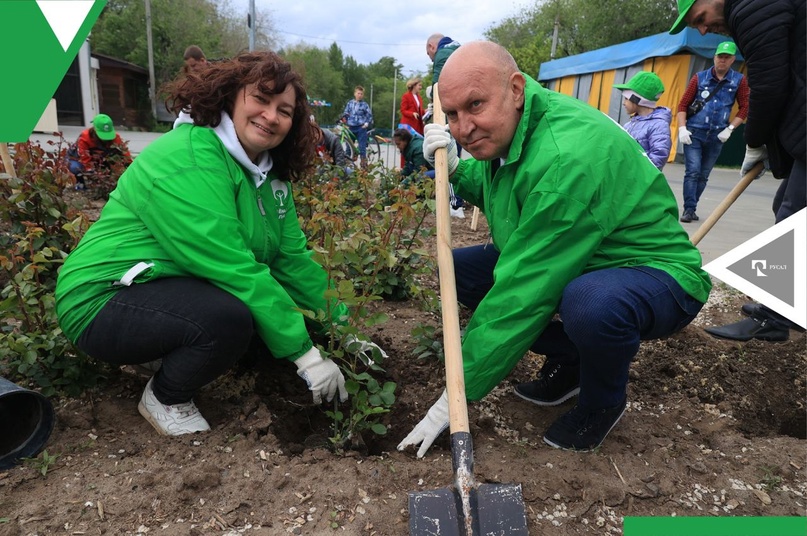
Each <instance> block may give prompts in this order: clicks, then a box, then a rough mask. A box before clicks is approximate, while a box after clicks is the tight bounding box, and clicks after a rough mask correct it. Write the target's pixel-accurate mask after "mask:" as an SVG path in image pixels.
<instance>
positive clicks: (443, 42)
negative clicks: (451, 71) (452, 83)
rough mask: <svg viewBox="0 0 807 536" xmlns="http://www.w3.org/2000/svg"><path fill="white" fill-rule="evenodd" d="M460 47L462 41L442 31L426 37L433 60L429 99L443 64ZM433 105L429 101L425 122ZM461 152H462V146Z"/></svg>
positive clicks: (427, 89)
mask: <svg viewBox="0 0 807 536" xmlns="http://www.w3.org/2000/svg"><path fill="white" fill-rule="evenodd" d="M459 47H460V43H459V42H458V41H454V40H453V39H451V38H450V37H446V36H444V35H443V34H441V33H433V34H431V35H430V36H429V38H428V39H426V55H427V56H429V59H430V60H431V61H432V85H431V86H429V87H427V88H426V97H427V98H428V99H429V100H432V87H433V86H434V84H436V83H437V82H438V81H439V80H440V72H441V71H442V70H443V65H445V63H446V60H447V59H448V57H449V56H451V54H452V53H453V52H454V51H455V50H457V49H458V48H459ZM432 107H433V104H432V103H429V105H428V107H427V110H426V115H425V117H424V119H423V121H424V122H426V121H428V120H429V118H431V116H432ZM460 153H462V148H460Z"/></svg>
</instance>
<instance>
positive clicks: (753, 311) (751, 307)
mask: <svg viewBox="0 0 807 536" xmlns="http://www.w3.org/2000/svg"><path fill="white" fill-rule="evenodd" d="M761 307H762V306H761V305H760V304H758V303H754V302H749V303H744V304H743V306H742V307H741V308H740V311H742V313H743V314H744V315H745V316H756V317H759V310H760V308H761Z"/></svg>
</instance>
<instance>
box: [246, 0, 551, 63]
mask: <svg viewBox="0 0 807 536" xmlns="http://www.w3.org/2000/svg"><path fill="white" fill-rule="evenodd" d="M535 1H536V0H462V1H461V2H451V1H446V0H429V1H427V0H392V1H389V0H376V1H372V0H370V1H367V0H363V1H356V0H341V1H338V2H335V1H333V0H330V1H327V0H326V1H323V0H292V1H290V2H283V3H282V4H279V3H277V2H273V1H270V0H255V9H256V10H257V11H268V12H269V13H270V14H271V17H272V19H273V20H274V23H275V29H276V30H277V31H278V33H279V37H280V39H281V40H282V46H291V45H295V44H298V43H301V42H303V43H306V44H309V45H313V46H316V47H317V48H329V47H330V46H331V43H333V42H334V41H335V42H336V43H337V44H338V45H339V47H340V48H341V49H342V52H343V54H344V55H345V57H347V56H353V58H354V59H355V60H356V61H357V62H358V63H360V64H368V63H373V62H376V61H378V60H379V59H380V58H382V57H383V56H391V57H393V58H395V59H396V60H397V62H398V63H399V64H402V65H403V69H402V74H403V76H404V77H408V76H411V75H412V74H415V73H418V72H419V73H421V74H425V73H426V72H427V71H428V69H429V65H430V63H431V61H430V60H429V57H428V56H427V55H426V39H428V37H429V36H430V35H431V34H433V33H441V34H443V35H446V36H449V37H451V38H453V39H455V40H457V41H459V42H460V43H466V42H469V41H476V40H480V39H484V32H485V30H486V29H488V28H489V27H491V26H493V25H495V24H498V23H499V22H500V21H502V20H503V19H505V18H507V17H511V16H514V15H516V14H518V13H520V12H521V11H522V10H524V9H526V8H528V7H530V6H532V5H533V4H534V3H535ZM231 5H232V6H233V7H235V8H237V9H239V10H240V9H243V10H244V13H247V12H248V11H249V0H232V2H231Z"/></svg>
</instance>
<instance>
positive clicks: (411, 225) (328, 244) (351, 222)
mask: <svg viewBox="0 0 807 536" xmlns="http://www.w3.org/2000/svg"><path fill="white" fill-rule="evenodd" d="M374 174H376V175H378V176H379V177H376V176H374ZM320 181H321V176H318V175H312V176H311V177H309V178H308V179H307V180H306V181H304V182H302V183H301V184H300V185H299V187H298V188H297V189H296V192H295V193H296V194H297V198H296V200H295V202H296V204H297V211H298V214H299V216H300V225H301V227H302V228H303V231H304V232H305V234H306V236H307V237H308V239H309V244H310V246H311V247H312V249H313V250H314V252H315V258H316V259H317V261H318V262H319V263H320V264H322V265H323V266H324V267H325V269H326V270H327V271H328V273H329V274H330V275H331V278H332V279H333V280H334V281H337V282H339V281H347V282H350V283H351V284H352V285H353V286H354V287H355V288H357V289H362V293H363V294H364V295H365V296H376V297H382V298H387V299H406V298H410V297H416V298H424V299H429V293H428V292H427V291H426V290H424V289H423V287H422V286H421V285H420V278H422V277H423V276H425V275H428V274H432V273H434V271H435V266H434V259H433V258H432V257H431V256H430V255H429V253H428V252H427V251H426V249H425V242H424V240H425V239H426V238H428V237H430V236H433V235H434V228H433V227H427V226H426V225H425V223H424V220H425V218H426V216H427V215H428V214H431V213H432V212H433V210H434V208H433V207H434V201H433V200H432V199H431V198H432V195H433V192H434V182H433V181H430V180H423V181H422V182H420V183H412V184H410V185H409V186H408V187H406V188H403V187H397V185H398V184H399V183H400V176H399V175H398V173H397V172H396V171H390V170H387V169H382V167H381V166H378V165H374V166H372V167H371V168H370V169H369V170H367V171H364V170H357V171H356V172H354V173H353V174H352V175H351V176H350V177H348V178H347V179H344V180H339V179H336V178H334V179H330V180H327V181H325V182H320ZM379 185H380V188H379ZM432 294H433V293H432Z"/></svg>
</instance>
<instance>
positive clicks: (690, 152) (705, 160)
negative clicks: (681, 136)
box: [684, 128, 723, 210]
mask: <svg viewBox="0 0 807 536" xmlns="http://www.w3.org/2000/svg"><path fill="white" fill-rule="evenodd" d="M691 131H692V143H691V144H690V145H684V166H685V168H684V210H695V209H696V208H697V207H698V201H699V200H700V198H701V194H702V193H703V191H704V190H705V189H706V182H707V181H708V180H709V174H710V173H711V172H712V168H713V167H715V162H717V158H718V157H719V156H720V151H722V150H723V143H722V142H721V141H720V140H719V139H717V134H718V133H717V132H711V131H708V130H701V129H699V128H693V129H691Z"/></svg>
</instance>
